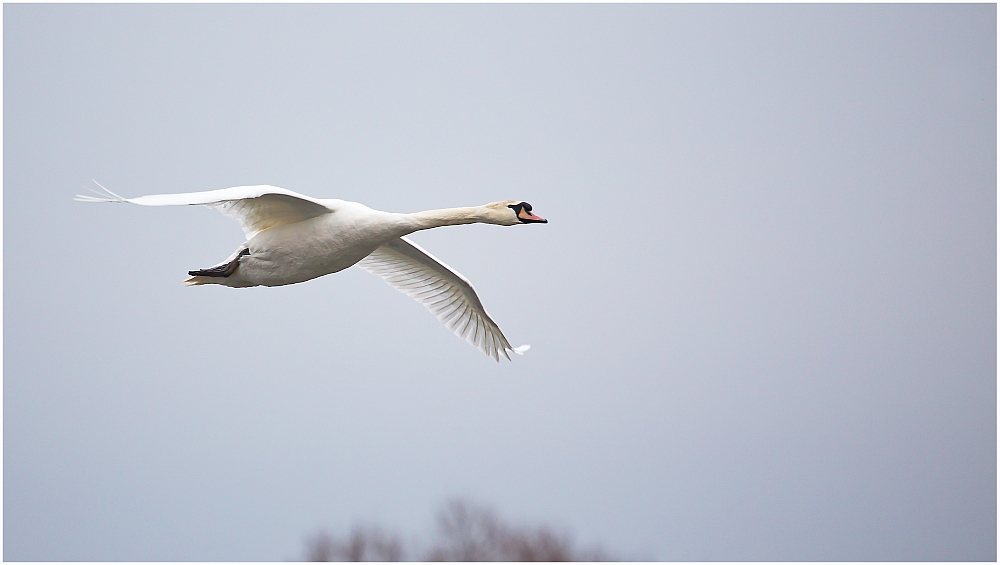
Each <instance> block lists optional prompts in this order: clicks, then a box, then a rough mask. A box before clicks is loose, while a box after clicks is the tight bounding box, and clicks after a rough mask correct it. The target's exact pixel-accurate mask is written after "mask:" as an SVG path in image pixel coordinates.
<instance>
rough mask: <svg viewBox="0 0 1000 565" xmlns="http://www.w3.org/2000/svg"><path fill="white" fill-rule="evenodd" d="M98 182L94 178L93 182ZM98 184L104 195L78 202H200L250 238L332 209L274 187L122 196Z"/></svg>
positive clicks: (236, 187) (196, 203) (180, 204)
mask: <svg viewBox="0 0 1000 565" xmlns="http://www.w3.org/2000/svg"><path fill="white" fill-rule="evenodd" d="M94 182H97V181H94ZM97 186H100V187H101V188H102V189H103V190H104V192H105V193H106V194H100V193H98V194H99V196H96V197H95V196H86V195H77V197H76V200H79V201H81V202H128V203H131V204H138V205H140V206H184V205H202V206H208V207H210V208H215V209H216V210H218V211H220V212H222V213H223V214H225V215H226V216H227V217H229V218H232V219H234V220H236V221H237V222H239V223H240V226H241V227H242V228H243V233H244V234H246V237H247V239H248V240H249V239H250V238H252V237H253V236H255V235H257V234H258V233H260V232H262V231H264V230H266V229H268V228H273V227H274V226H279V225H283V224H292V223H295V222H301V221H302V220H308V219H309V218H315V217H316V216H321V215H323V214H327V213H329V212H331V210H330V209H329V208H327V207H326V206H325V205H323V204H322V203H321V202H319V201H318V200H316V199H315V198H310V197H308V196H305V195H303V194H298V193H297V192H292V191H291V190H285V189H284V188H278V187H276V186H268V185H266V184H264V185H258V186H234V187H232V188H223V189H220V190H209V191H206V192H185V193H181V194H153V195H150V196H139V197H138V198H123V197H121V196H118V195H117V194H115V193H113V192H111V191H110V190H108V189H106V188H104V187H103V186H101V185H100V183H98V184H97Z"/></svg>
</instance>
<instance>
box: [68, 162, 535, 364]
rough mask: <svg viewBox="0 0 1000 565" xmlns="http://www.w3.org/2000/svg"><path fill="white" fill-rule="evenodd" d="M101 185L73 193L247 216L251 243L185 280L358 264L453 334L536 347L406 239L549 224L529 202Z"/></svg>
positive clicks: (248, 282) (495, 345) (282, 278)
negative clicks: (135, 191) (449, 202)
mask: <svg viewBox="0 0 1000 565" xmlns="http://www.w3.org/2000/svg"><path fill="white" fill-rule="evenodd" d="M94 182H95V183H96V184H97V186H100V187H101V189H102V190H103V191H104V192H103V193H99V192H98V193H97V194H98V196H96V197H95V196H85V195H77V197H76V198H75V200H78V201H81V202H128V203H131V204H138V205H140V206H181V205H202V206H208V207H210V208H215V209H216V210H218V211H220V212H222V213H223V214H224V215H226V216H228V217H230V218H232V219H234V220H236V221H237V222H239V223H240V226H242V227H243V232H244V233H245V234H246V238H247V240H246V242H245V243H243V244H242V245H240V246H239V248H237V249H236V251H234V252H233V254H232V255H230V256H229V258H227V259H226V260H225V261H223V262H222V263H219V264H218V265H216V266H214V267H209V268H207V269H198V270H195V271H189V272H188V274H189V275H191V278H189V279H187V280H185V281H184V283H185V284H188V285H202V284H221V285H225V286H231V287H237V288H242V287H250V286H281V285H286V284H295V283H300V282H304V281H307V280H310V279H314V278H316V277H321V276H323V275H328V274H330V273H336V272H337V271H342V270H344V269H346V268H348V267H350V266H351V265H357V266H359V267H361V268H362V269H364V270H366V271H368V272H369V273H373V274H376V275H379V276H380V277H382V278H383V279H384V280H385V281H386V282H387V283H389V285H390V286H392V287H393V288H395V289H397V290H399V291H400V292H402V293H404V294H406V295H408V296H411V297H413V298H415V299H416V300H417V301H418V302H420V303H421V304H423V305H424V306H425V307H427V309H428V310H430V311H431V312H432V313H433V314H434V315H435V316H437V318H438V320H441V321H442V322H444V324H445V325H446V326H447V327H448V328H449V329H450V330H451V331H453V332H455V335H457V336H458V337H460V338H463V339H465V340H466V341H468V342H469V343H471V344H472V345H474V346H475V347H477V348H479V349H480V350H481V351H482V352H483V353H485V354H487V355H489V356H490V357H493V359H495V360H497V361H499V360H500V355H503V356H504V357H506V358H507V359H508V360H509V359H510V355H508V354H507V352H508V351H512V352H514V353H517V354H519V355H520V354H523V353H524V352H525V351H526V350H527V349H528V347H529V346H527V345H522V346H520V347H511V345H510V343H508V342H507V338H505V337H504V335H503V332H501V331H500V328H499V327H498V326H497V324H496V322H494V321H493V319H492V318H490V316H489V314H487V313H486V310H485V309H484V308H483V304H482V302H480V301H479V296H477V295H476V291H475V290H474V289H473V288H472V284H471V283H469V281H468V279H466V278H465V277H463V276H462V275H461V274H459V273H458V271H455V270H454V269H452V268H451V267H449V266H448V265H445V264H444V263H442V262H441V261H440V260H438V259H437V258H436V257H434V256H433V255H431V254H430V253H428V252H426V251H424V250H423V249H422V248H421V247H420V246H419V245H417V244H415V243H413V242H412V241H410V240H409V239H407V238H406V237H405V236H406V235H407V234H410V233H413V232H415V231H419V230H426V229H430V228H437V227H441V226H454V225H459V224H473V223H484V224H497V225H501V226H514V225H518V224H536V223H537V224H544V223H548V220H546V219H544V218H541V217H539V216H537V215H535V214H534V213H532V211H531V204H528V203H527V202H522V201H520V200H505V201H502V202H493V203H490V204H486V205H483V206H473V207H470V208H448V209H444V210H428V211H425V212H416V213H414V214H395V213H391V212H380V211H378V210H373V209H371V208H369V207H367V206H365V205H363V204H358V203H357V202H347V201H344V200H336V199H320V198H311V197H309V196H304V195H302V194H298V193H295V192H292V191H291V190H285V189H284V188H278V187H276V186H267V185H260V186H237V187H233V188H223V189H221V190H210V191H207V192H189V193H184V194H155V195H150V196H140V197H138V198H123V197H121V196H118V195H117V194H115V193H113V192H111V191H110V190H108V189H106V188H104V187H103V186H101V185H100V183H97V181H94ZM95 192H97V191H95Z"/></svg>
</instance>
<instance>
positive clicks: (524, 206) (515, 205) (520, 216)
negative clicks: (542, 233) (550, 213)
mask: <svg viewBox="0 0 1000 565" xmlns="http://www.w3.org/2000/svg"><path fill="white" fill-rule="evenodd" d="M507 207H508V208H510V209H511V210H513V211H514V215H515V216H517V221H518V223H521V224H547V223H549V221H548V220H546V219H545V218H543V217H541V216H536V215H535V214H532V213H531V204H528V203H527V202H511V203H510V204H508V205H507Z"/></svg>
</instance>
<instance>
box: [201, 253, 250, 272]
mask: <svg viewBox="0 0 1000 565" xmlns="http://www.w3.org/2000/svg"><path fill="white" fill-rule="evenodd" d="M249 254H250V250H249V249H243V250H242V251H240V254H239V255H237V256H236V258H235V259H233V260H232V261H230V262H228V263H224V264H222V265H219V266H218V267H212V268H210V269H201V270H199V271H188V274H189V275H191V276H193V277H228V276H229V275H231V274H233V273H235V272H236V267H239V266H240V257H243V256H244V255H249Z"/></svg>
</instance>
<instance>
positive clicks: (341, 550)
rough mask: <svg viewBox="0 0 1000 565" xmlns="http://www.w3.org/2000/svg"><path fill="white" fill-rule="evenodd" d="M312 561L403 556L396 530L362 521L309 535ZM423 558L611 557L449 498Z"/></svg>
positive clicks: (579, 558) (542, 528)
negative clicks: (343, 531)
mask: <svg viewBox="0 0 1000 565" xmlns="http://www.w3.org/2000/svg"><path fill="white" fill-rule="evenodd" d="M306 554H307V559H308V560H309V561H400V560H402V559H403V557H404V550H403V545H402V542H401V541H400V538H399V537H398V536H392V535H388V534H386V533H385V532H384V531H383V530H382V529H381V528H378V527H371V526H369V527H358V526H355V527H354V528H353V529H352V530H351V534H350V536H349V537H348V538H347V540H338V539H335V538H333V537H331V536H330V535H328V534H325V533H320V534H317V535H316V536H315V537H313V538H311V539H309V540H307V542H306ZM421 560H423V561H611V560H612V559H611V557H610V556H608V554H606V553H605V552H604V551H603V550H601V549H599V548H594V549H590V550H586V551H580V550H577V549H576V548H575V547H574V545H573V543H572V540H571V539H570V537H569V536H567V535H560V534H557V533H555V532H553V531H552V530H551V529H549V528H547V527H545V526H541V527H534V528H529V527H514V526H510V525H509V524H507V523H505V522H503V521H502V520H501V519H500V518H499V517H498V516H497V515H496V513H495V512H494V511H493V510H492V509H490V508H486V507H482V506H477V505H475V504H472V503H469V502H467V501H463V500H451V501H449V502H448V503H446V504H445V505H444V507H443V508H442V510H441V511H440V512H439V513H438V516H437V539H436V540H435V542H434V543H433V545H432V546H431V549H430V550H429V551H427V552H426V554H424V555H423V557H422V558H421Z"/></svg>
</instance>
